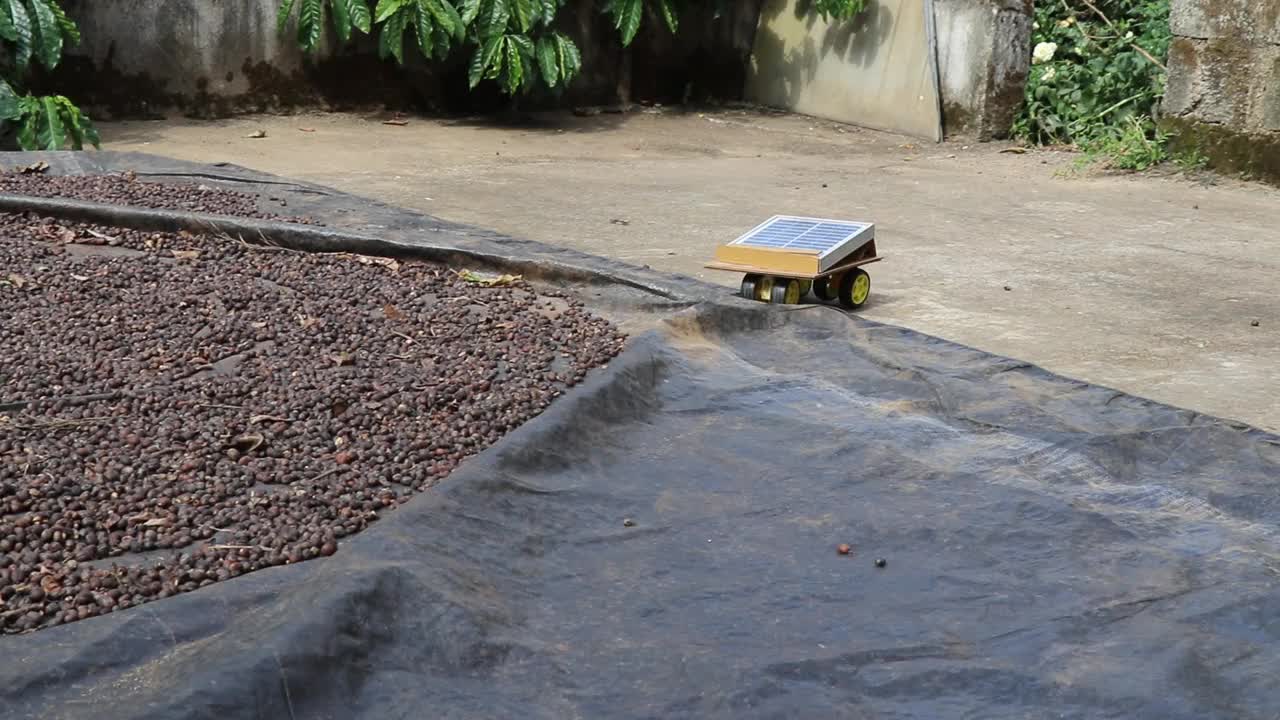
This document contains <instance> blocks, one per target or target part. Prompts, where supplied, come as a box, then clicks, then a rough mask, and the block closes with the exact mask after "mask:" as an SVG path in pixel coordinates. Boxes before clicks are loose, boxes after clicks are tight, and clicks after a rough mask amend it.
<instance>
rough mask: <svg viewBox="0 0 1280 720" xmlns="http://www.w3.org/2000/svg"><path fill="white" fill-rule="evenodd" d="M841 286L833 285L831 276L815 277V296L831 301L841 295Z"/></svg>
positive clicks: (824, 300)
mask: <svg viewBox="0 0 1280 720" xmlns="http://www.w3.org/2000/svg"><path fill="white" fill-rule="evenodd" d="M839 295H840V293H839V288H836V287H832V283H831V276H829V275H828V276H824V277H820V278H814V279H813V296H814V297H816V298H818V299H819V300H821V301H823V302H831V301H832V300H835V299H836V298H837V297H839Z"/></svg>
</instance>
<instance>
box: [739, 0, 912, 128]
mask: <svg viewBox="0 0 1280 720" xmlns="http://www.w3.org/2000/svg"><path fill="white" fill-rule="evenodd" d="M786 11H787V3H786V2H782V1H778V0H775V1H774V2H769V3H766V4H765V7H764V8H763V10H762V11H761V18H760V28H759V30H757V31H756V42H755V62H756V64H757V67H768V68H770V70H771V72H770V73H769V74H768V75H761V76H758V77H757V78H756V82H757V93H758V94H759V96H760V97H768V98H770V99H771V100H772V102H771V104H777V105H780V106H783V107H794V106H795V104H796V103H797V102H798V100H799V93H800V89H801V88H803V87H805V86H806V85H808V84H809V83H811V82H813V79H814V77H815V76H816V75H817V72H818V66H819V65H821V64H822V63H823V62H824V61H825V60H827V58H829V57H831V56H833V55H834V56H835V57H837V58H840V59H843V60H844V61H845V62H847V63H850V64H854V65H857V66H858V67H862V68H865V67H867V66H869V65H871V64H872V63H873V62H874V61H875V58H876V56H877V55H878V50H879V48H880V46H881V45H882V44H883V43H884V42H885V41H886V40H888V38H889V35H890V34H891V33H892V32H893V19H894V18H893V11H891V10H890V9H889V8H888V7H886V6H885V5H884V4H882V3H881V2H880V1H879V0H868V2H867V6H866V8H865V9H864V10H863V11H862V12H861V13H859V14H858V15H857V16H855V17H853V18H850V19H849V20H846V21H843V22H834V23H832V24H831V25H830V26H829V27H828V28H827V29H826V31H825V32H823V33H822V38H821V43H817V42H815V41H814V39H813V35H812V30H813V26H814V25H815V24H816V23H817V22H818V20H819V17H818V13H817V12H816V11H814V10H813V3H812V0H807V1H806V2H800V3H797V4H796V8H795V11H794V12H795V17H796V19H797V20H804V21H805V27H806V29H808V30H809V31H810V35H809V36H808V37H806V38H805V40H804V45H803V47H801V48H792V49H790V50H787V49H786V40H785V39H784V38H783V37H781V36H780V35H778V34H777V33H775V32H774V31H772V30H770V29H768V27H767V26H768V24H769V23H768V21H769V20H772V19H774V18H777V17H779V16H781V15H782V14H783V13H784V12H786ZM761 81H763V82H761Z"/></svg>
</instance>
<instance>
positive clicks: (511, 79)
mask: <svg viewBox="0 0 1280 720" xmlns="http://www.w3.org/2000/svg"><path fill="white" fill-rule="evenodd" d="M506 56H507V82H506V90H507V94H508V95H515V93H516V90H519V89H520V85H521V84H522V83H523V82H524V64H523V63H522V62H521V61H520V49H519V47H518V46H517V44H516V43H515V42H514V41H513V40H512V38H511V37H508V38H507V42H506Z"/></svg>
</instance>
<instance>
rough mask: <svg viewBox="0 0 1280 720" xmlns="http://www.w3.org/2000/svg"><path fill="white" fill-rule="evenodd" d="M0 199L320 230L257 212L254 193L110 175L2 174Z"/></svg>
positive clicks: (306, 221)
mask: <svg viewBox="0 0 1280 720" xmlns="http://www.w3.org/2000/svg"><path fill="white" fill-rule="evenodd" d="M0 193H9V194H11V195H30V196H33V197H43V198H68V199H71V200H84V201H87V202H97V203H105V204H108V205H127V206H130V207H141V208H152V209H159V210H178V211H183V212H199V213H210V214H213V215H235V216H239V217H246V218H257V219H259V220H278V221H282V222H292V223H300V224H312V225H314V224H318V223H315V222H314V221H312V220H310V219H308V218H301V217H286V216H283V215H280V214H276V213H271V212H266V211H264V210H262V209H261V208H260V207H259V196H257V195H254V194H251V193H243V192H236V191H235V190H224V189H222V188H215V187H211V186H209V185H199V184H193V183H167V182H166V183H159V182H145V181H142V180H139V179H138V177H137V175H135V174H134V173H133V172H125V173H120V174H111V175H47V174H37V173H21V172H0ZM267 202H269V203H270V204H272V205H278V206H280V207H282V208H283V207H286V206H287V201H285V200H283V199H281V198H268V199H267Z"/></svg>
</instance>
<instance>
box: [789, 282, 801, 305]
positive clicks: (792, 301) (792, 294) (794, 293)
mask: <svg viewBox="0 0 1280 720" xmlns="http://www.w3.org/2000/svg"><path fill="white" fill-rule="evenodd" d="M799 302H800V283H799V281H796V280H789V281H787V304H788V305H796V304H798V303H799Z"/></svg>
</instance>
